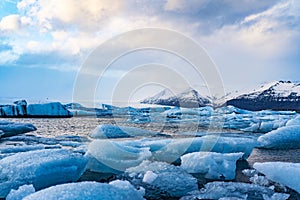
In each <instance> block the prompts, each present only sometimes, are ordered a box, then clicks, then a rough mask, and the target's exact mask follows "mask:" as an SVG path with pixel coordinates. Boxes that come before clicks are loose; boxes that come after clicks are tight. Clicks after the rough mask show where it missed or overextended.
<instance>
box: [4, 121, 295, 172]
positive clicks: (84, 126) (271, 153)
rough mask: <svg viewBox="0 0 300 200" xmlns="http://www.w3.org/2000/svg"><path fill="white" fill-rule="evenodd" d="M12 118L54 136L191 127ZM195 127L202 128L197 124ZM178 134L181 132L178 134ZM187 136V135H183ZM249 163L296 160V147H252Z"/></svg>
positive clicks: (174, 131) (176, 132) (186, 127)
mask: <svg viewBox="0 0 300 200" xmlns="http://www.w3.org/2000/svg"><path fill="white" fill-rule="evenodd" d="M6 120H9V121H14V122H21V123H32V124H33V125H35V126H36V127H37V131H34V132H31V133H29V134H34V135H38V136H42V137H57V136H61V135H78V136H87V135H88V134H89V133H90V132H91V131H93V130H94V129H95V128H96V127H97V126H98V125H100V124H118V125H128V126H135V127H140V128H144V129H148V130H152V131H157V132H161V133H165V134H169V135H172V136H173V137H179V133H180V132H183V131H191V130H190V127H193V125H191V124H188V123H187V124H184V125H182V124H181V125H180V127H178V124H176V123H166V124H163V125H162V124H158V123H150V124H134V123H128V122H127V118H88V117H80V118H14V119H6ZM197 131H206V130H205V129H201V128H199V129H198V130H197ZM239 134H243V136H244V135H245V133H240V132H236V131H235V132H233V131H230V132H227V133H222V135H230V136H233V135H234V136H235V137H238V136H239ZM247 135H248V136H249V137H258V136H259V135H258V134H248V133H247ZM180 137H182V135H180ZM186 137H188V136H186ZM247 160H248V162H249V164H250V165H251V166H252V165H253V164H254V163H255V162H268V161H282V162H298V163H300V149H292V150H265V149H254V150H253V152H252V154H251V156H250V157H249V158H248V159H247Z"/></svg>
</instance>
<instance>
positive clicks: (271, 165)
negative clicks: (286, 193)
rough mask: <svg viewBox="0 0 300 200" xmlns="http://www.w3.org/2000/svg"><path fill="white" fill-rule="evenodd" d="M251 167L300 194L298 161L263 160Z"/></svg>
mask: <svg viewBox="0 0 300 200" xmlns="http://www.w3.org/2000/svg"><path fill="white" fill-rule="evenodd" d="M253 167H254V168H255V169H256V170H258V171H259V172H261V173H262V174H264V175H266V176H267V178H268V179H270V180H272V181H274V182H277V183H280V184H282V185H285V186H287V187H289V188H292V189H294V190H296V191H297V192H298V193H299V194H300V184H299V183H300V163H287V162H265V163H254V165H253Z"/></svg>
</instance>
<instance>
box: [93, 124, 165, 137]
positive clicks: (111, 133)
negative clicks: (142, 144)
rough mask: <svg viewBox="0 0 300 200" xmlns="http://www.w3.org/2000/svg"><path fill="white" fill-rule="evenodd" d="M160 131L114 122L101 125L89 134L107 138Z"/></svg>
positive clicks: (145, 134)
mask: <svg viewBox="0 0 300 200" xmlns="http://www.w3.org/2000/svg"><path fill="white" fill-rule="evenodd" d="M158 134H159V133H157V132H153V131H148V130H145V129H141V128H136V127H130V126H118V125H112V124H103V125H99V126H98V127H97V128H95V129H94V131H93V132H92V133H90V134H89V136H90V137H91V138H95V139H105V138H129V137H137V136H154V135H158Z"/></svg>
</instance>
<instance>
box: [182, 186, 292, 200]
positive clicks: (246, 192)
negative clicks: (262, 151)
mask: <svg viewBox="0 0 300 200" xmlns="http://www.w3.org/2000/svg"><path fill="white" fill-rule="evenodd" d="M289 196H290V195H289V194H285V193H275V192H274V191H273V190H271V189H270V188H267V187H262V186H259V185H255V184H249V183H239V182H210V183H207V184H205V187H204V188H203V189H201V190H200V191H194V192H192V193H190V195H188V196H185V197H182V198H180V200H190V199H194V200H196V199H221V198H222V199H263V200H270V199H274V200H275V199H278V200H279V199H280V200H285V199H288V198H289Z"/></svg>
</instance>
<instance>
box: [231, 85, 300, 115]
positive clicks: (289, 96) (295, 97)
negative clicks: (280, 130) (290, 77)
mask: <svg viewBox="0 0 300 200" xmlns="http://www.w3.org/2000/svg"><path fill="white" fill-rule="evenodd" d="M227 104H228V105H233V106H236V107H239V108H243V109H248V110H263V109H275V110H300V84H299V83H297V82H291V81H283V80H280V81H274V82H270V83H267V84H264V85H262V86H261V87H259V88H258V89H256V90H254V91H253V92H250V93H246V94H242V95H240V96H238V97H236V98H234V99H231V100H229V101H227Z"/></svg>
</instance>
